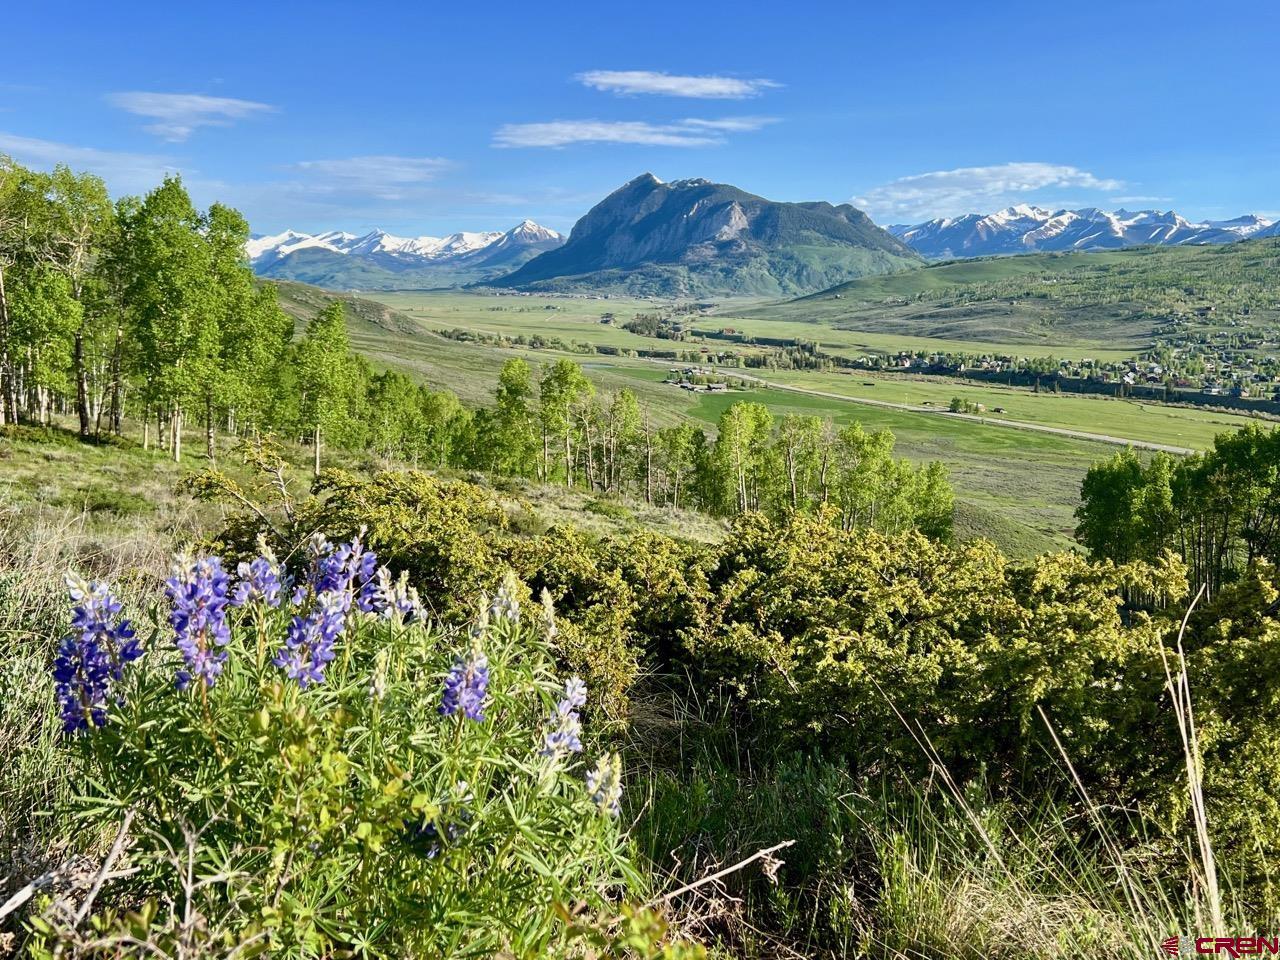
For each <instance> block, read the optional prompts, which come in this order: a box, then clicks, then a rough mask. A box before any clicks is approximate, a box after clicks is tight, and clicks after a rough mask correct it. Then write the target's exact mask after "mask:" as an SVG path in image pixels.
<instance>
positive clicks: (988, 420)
mask: <svg viewBox="0 0 1280 960" xmlns="http://www.w3.org/2000/svg"><path fill="white" fill-rule="evenodd" d="M650 359H652V358H650ZM656 362H658V363H666V364H668V365H670V363H671V361H670V360H658V361H656ZM720 372H721V373H723V374H724V375H725V376H731V377H737V378H739V379H741V380H751V381H754V382H755V383H758V384H760V385H761V386H762V387H770V388H772V389H774V390H790V391H791V392H792V393H807V394H808V395H809V396H811V397H827V398H829V399H832V400H843V401H845V402H847V403H865V404H867V405H868V406H872V407H888V408H889V409H891V410H904V411H906V412H907V413H927V414H932V415H933V416H935V417H948V418H950V419H952V420H973V421H975V422H976V423H985V424H988V425H991V426H997V427H1009V428H1011V429H1013V430H1031V431H1033V432H1035V433H1053V434H1057V435H1058V436H1060V437H1072V438H1074V439H1076V440H1094V441H1096V442H1098V443H1111V444H1115V445H1116V446H1118V447H1133V448H1135V449H1138V450H1159V451H1162V452H1164V453H1176V454H1179V455H1181V456H1186V455H1188V454H1192V453H1195V452H1196V451H1195V450H1192V449H1191V448H1190V447H1175V446H1173V445H1172V444H1168V443H1151V442H1149V441H1146V440H1130V439H1128V438H1126V437H1112V436H1108V435H1107V434H1105V433H1088V432H1086V431H1084V430H1068V429H1067V428H1066V427H1049V426H1046V425H1044V424H1042V423H1026V422H1025V421H1021V420H1002V419H1000V418H999V417H986V416H982V415H980V414H974V413H952V412H951V411H949V410H939V409H937V408H936V407H919V406H915V405H914V404H910V403H894V402H893V401H891V400H872V399H871V398H869V397H850V396H847V395H846V394H843V393H831V392H829V391H826V390H810V389H809V388H807V387H797V386H794V385H793V384H789V383H777V382H775V381H773V380H766V379H764V378H763V377H756V376H752V375H751V374H746V373H743V372H741V371H740V370H721V371H720Z"/></svg>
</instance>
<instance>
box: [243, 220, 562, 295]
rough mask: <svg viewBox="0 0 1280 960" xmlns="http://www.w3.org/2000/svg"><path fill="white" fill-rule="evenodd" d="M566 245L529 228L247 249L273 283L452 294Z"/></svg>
mask: <svg viewBox="0 0 1280 960" xmlns="http://www.w3.org/2000/svg"><path fill="white" fill-rule="evenodd" d="M564 239H565V238H564V237H562V236H561V235H560V234H558V233H556V231H554V230H549V229H548V228H546V227H543V226H540V225H538V224H536V223H534V222H533V221H532V220H525V221H523V222H522V223H519V224H517V225H516V226H514V227H512V228H511V229H510V230H507V231H506V232H505V233H504V232H501V231H488V232H483V233H454V234H450V235H449V236H447V237H397V236H394V235H393V234H390V233H387V232H386V231H385V230H373V231H371V232H370V233H366V234H360V235H357V234H354V233H346V232H344V231H341V230H330V231H328V232H326V233H316V234H311V233H299V232H298V231H296V230H286V231H285V232H284V233H278V234H275V235H274V236H254V237H253V238H252V239H250V240H249V242H248V243H247V244H245V252H246V253H247V254H248V255H249V262H250V263H251V264H252V265H253V269H254V270H255V271H256V272H257V273H259V274H261V275H263V276H267V277H272V278H274V279H276V280H300V281H303V282H304V283H314V284H318V285H319V286H323V287H330V288H334V289H364V290H394V289H415V288H430V287H449V286H457V285H460V284H465V283H475V282H477V281H481V280H488V279H490V278H493V277H497V276H502V275H504V274H506V273H509V272H510V271H512V270H515V269H516V268H518V267H520V266H521V265H522V264H524V263H525V262H527V261H528V260H531V259H533V258H534V257H536V256H537V255H538V254H540V253H544V252H545V251H547V250H554V249H555V248H556V247H559V246H560V245H561V244H563V243H564Z"/></svg>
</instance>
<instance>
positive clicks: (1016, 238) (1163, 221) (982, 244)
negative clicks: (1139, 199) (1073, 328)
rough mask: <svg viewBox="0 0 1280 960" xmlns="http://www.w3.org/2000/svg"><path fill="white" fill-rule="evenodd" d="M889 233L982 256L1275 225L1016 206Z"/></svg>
mask: <svg viewBox="0 0 1280 960" xmlns="http://www.w3.org/2000/svg"><path fill="white" fill-rule="evenodd" d="M886 229H887V230H888V231H889V232H890V233H892V234H893V235H894V236H896V237H897V238H898V239H900V240H902V241H903V242H904V243H906V244H907V245H908V246H910V247H913V248H914V249H915V250H916V251H918V252H919V253H921V254H923V255H924V256H926V257H932V258H934V259H945V258H952V257H982V256H992V255H997V254H1010V253H1029V252H1032V251H1036V250H1054V251H1059V250H1107V249H1116V248H1119V247H1130V246H1136V245H1139V244H1159V245H1162V246H1177V245H1184V244H1214V243H1235V242H1236V241H1238V240H1244V239H1248V238H1251V237H1273V236H1280V223H1276V222H1272V221H1270V220H1267V219H1266V218H1264V217H1259V216H1257V215H1254V214H1249V215H1246V216H1242V217H1236V218H1234V219H1232V220H1206V221H1204V222H1199V223H1197V222H1192V221H1190V220H1187V219H1186V218H1185V217H1182V216H1180V215H1179V214H1177V213H1175V212H1174V211H1172V210H1166V211H1159V210H1138V211H1129V210H1116V211H1107V210H1100V209H1098V208H1097V207H1087V208H1085V209H1082V210H1055V211H1050V210H1045V209H1042V208H1041V207H1036V206H1032V205H1031V204H1026V203H1020V204H1017V205H1015V206H1011V207H1006V208H1005V209H1004V210H999V211H997V212H995V213H991V214H986V215H983V214H977V213H971V214H967V215H965V216H962V217H939V218H938V219H935V220H929V221H927V222H925V223H917V224H910V225H908V224H897V225H893V226H889V227H887V228H886Z"/></svg>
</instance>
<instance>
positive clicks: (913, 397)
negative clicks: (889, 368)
mask: <svg viewBox="0 0 1280 960" xmlns="http://www.w3.org/2000/svg"><path fill="white" fill-rule="evenodd" d="M768 379H769V380H772V381H776V382H778V383H786V384H794V385H795V386H800V387H807V388H810V389H814V390H824V391H830V392H832V393H840V394H844V395H846V396H850V397H866V398H868V399H871V400H885V401H889V402H892V403H905V404H910V405H912V406H924V405H932V406H933V407H934V408H936V409H940V410H945V409H946V408H947V406H948V404H949V403H950V402H951V398H952V397H960V398H962V399H964V400H968V401H970V402H972V403H981V404H984V405H985V406H986V408H987V413H990V414H992V415H993V416H999V417H1000V418H1001V419H1004V420H1017V421H1022V422H1026V423H1036V424H1043V425H1045V426H1050V427H1062V428H1064V429H1069V430H1084V431H1087V432H1089V433H1099V434H1105V435H1107V436H1113V437H1124V438H1125V439H1128V440H1137V441H1147V442H1149V443H1165V444H1169V445H1171V446H1178V447H1191V448H1193V449H1198V450H1203V449H1205V448H1207V447H1210V446H1212V445H1213V438H1214V436H1216V435H1217V434H1219V433H1222V432H1223V431H1225V430H1237V429H1239V428H1240V427H1243V426H1245V425H1246V424H1248V423H1249V422H1250V418H1249V417H1246V416H1244V415H1240V414H1231V413H1219V412H1215V411H1210V410H1202V409H1199V408H1196V407H1176V406H1169V405H1167V404H1160V403H1149V402H1144V401H1141V400H1133V399H1126V400H1119V399H1116V398H1113V397H1102V396H1092V395H1085V396H1080V395H1075V394H1052V393H1048V392H1045V393H1039V394H1037V393H1033V392H1032V391H1030V390H1026V389H1019V388H1016V387H1001V386H994V385H990V384H973V383H969V382H966V381H963V380H957V379H953V378H950V377H924V376H908V375H904V374H869V373H864V372H862V371H853V372H852V373H825V374H813V373H799V372H795V371H790V370H780V371H777V372H771V373H769V374H768ZM868 384H874V386H868ZM996 407H1002V408H1003V409H1004V412H1003V413H1000V414H995V413H994V410H995V408H996Z"/></svg>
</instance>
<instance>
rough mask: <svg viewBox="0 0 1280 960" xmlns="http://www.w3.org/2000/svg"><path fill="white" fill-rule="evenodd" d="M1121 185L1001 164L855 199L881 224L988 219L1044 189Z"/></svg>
mask: <svg viewBox="0 0 1280 960" xmlns="http://www.w3.org/2000/svg"><path fill="white" fill-rule="evenodd" d="M1123 186H1124V184H1123V182H1122V181H1120V180H1112V179H1110V178H1106V177H1098V176H1095V175H1094V174H1092V173H1090V172H1088V171H1087V170H1081V169H1080V168H1079V167H1072V166H1067V165H1064V164H1054V163H1002V164H997V165H995V166H990V167H960V168H958V169H955V170H935V171H933V172H932V173H920V174H916V175H914V176H910V177H899V178H898V179H897V180H891V181H890V182H889V183H886V184H882V185H880V186H878V187H874V188H872V189H871V190H868V191H867V192H866V193H865V194H863V195H861V196H857V197H854V198H853V203H854V204H855V205H856V206H858V207H861V208H862V209H864V210H866V211H867V213H869V214H870V215H871V216H873V217H875V218H877V219H879V220H881V221H886V220H890V221H892V220H900V219H913V220H917V219H918V220H923V219H927V218H929V217H953V216H959V215H962V214H966V213H986V212H989V211H990V210H993V209H997V208H1000V207H1004V206H1008V205H1009V204H1011V203H1017V202H1020V201H1025V200H1028V199H1029V197H1028V195H1029V194H1032V193H1035V192H1037V191H1041V190H1047V189H1084V190H1107V191H1110V190H1118V189H1120V188H1121V187H1123Z"/></svg>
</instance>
